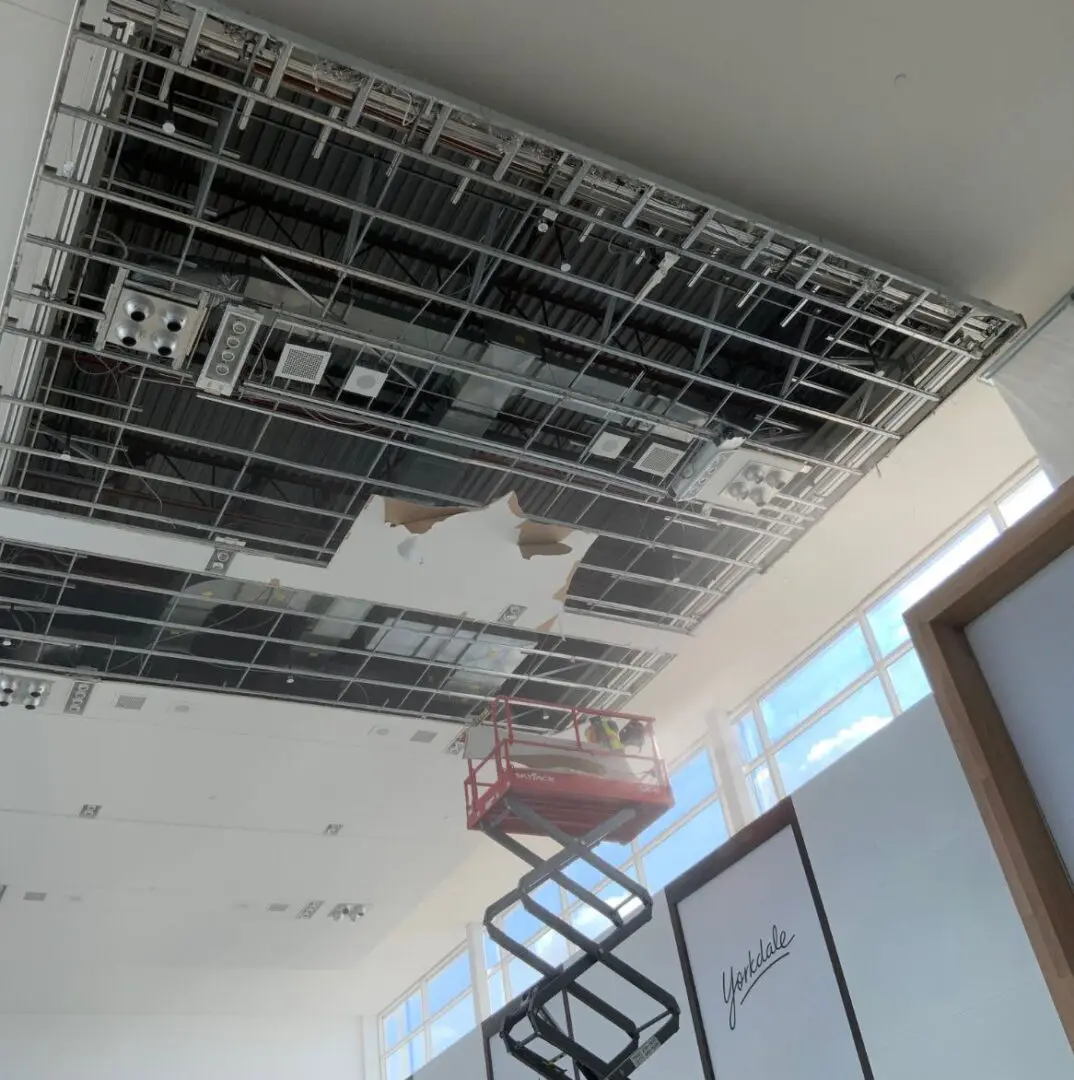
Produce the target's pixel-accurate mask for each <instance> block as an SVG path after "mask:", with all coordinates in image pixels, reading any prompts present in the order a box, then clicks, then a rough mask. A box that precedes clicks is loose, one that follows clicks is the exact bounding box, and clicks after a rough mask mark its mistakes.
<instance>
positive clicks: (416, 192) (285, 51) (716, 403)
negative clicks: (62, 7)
mask: <svg viewBox="0 0 1074 1080" xmlns="http://www.w3.org/2000/svg"><path fill="white" fill-rule="evenodd" d="M87 11H88V9H87ZM75 27H76V28H75V30H74V32H73V34H72V38H71V41H70V47H69V50H68V53H67V55H66V57H65V60H64V67H63V70H62V72H61V82H60V92H59V94H58V98H57V102H56V104H55V107H54V111H53V116H52V117H51V122H50V138H49V140H48V141H47V142H46V146H45V148H44V150H43V154H42V159H41V162H40V166H39V175H38V177H37V180H36V185H37V190H36V198H35V202H34V204H33V210H32V212H31V213H29V214H28V215H27V219H26V222H25V226H24V230H23V235H22V239H21V245H20V255H19V263H18V266H17V268H16V274H15V276H14V278H13V281H12V284H11V286H10V287H9V290H8V295H7V296H6V300H5V306H6V311H5V314H6V315H7V316H8V320H7V324H6V326H5V329H4V331H3V334H2V335H0V359H2V360H3V361H4V362H5V363H7V364H15V365H16V368H17V377H16V378H13V379H8V380H5V382H4V388H3V392H2V393H0V413H2V418H0V419H2V422H3V425H4V437H3V443H2V445H0V453H2V462H3V469H2V477H0V482H2V488H3V493H4V497H5V500H6V501H7V502H8V504H9V505H10V506H14V507H16V508H21V509H22V510H24V511H34V512H40V511H47V512H49V513H50V514H57V515H67V516H68V517H77V518H81V519H87V518H89V519H93V520H94V521H95V522H97V523H100V524H101V525H104V526H108V527H112V528H122V529H123V530H125V532H126V533H128V534H130V531H131V530H141V531H142V532H141V534H140V535H141V536H142V537H143V539H142V540H141V541H140V542H141V544H142V547H141V548H138V546H137V544H136V545H135V547H134V548H133V549H131V551H130V553H129V554H128V555H125V556H124V557H123V558H118V557H116V558H109V557H107V555H108V552H101V551H96V552H90V551H80V550H78V549H77V545H65V544H64V543H62V542H60V541H59V540H55V539H53V540H52V541H51V542H50V539H49V537H47V536H46V537H41V538H40V542H34V543H29V542H26V543H24V542H22V541H19V542H16V541H14V540H12V539H9V541H8V542H7V543H6V544H4V545H3V547H2V548H0V579H2V588H3V594H4V599H3V600H2V601H0V603H3V605H4V607H3V610H2V611H0V624H2V626H3V631H4V633H5V634H7V635H8V639H9V640H10V641H11V642H12V644H11V646H9V648H10V649H11V650H12V652H13V653H14V655H13V657H12V660H13V661H15V662H20V663H26V664H40V665H45V666H48V667H52V668H56V669H63V670H68V669H70V668H75V667H78V668H89V669H93V670H96V671H99V672H102V673H105V674H111V673H115V674H117V675H118V676H121V677H122V678H124V679H126V680H130V679H140V680H144V681H156V682H168V683H178V684H181V685H187V686H191V687H203V688H215V689H226V690H231V691H235V692H244V693H256V694H267V695H272V696H276V697H291V698H294V699H295V700H301V701H320V702H338V703H341V704H351V705H356V706H357V705H360V706H363V707H369V706H374V707H376V708H380V709H384V710H386V711H396V712H401V713H412V714H419V715H428V716H435V717H441V718H446V719H458V720H464V719H466V718H467V717H468V716H471V715H472V714H473V713H474V711H475V709H476V708H478V707H479V703H480V702H481V701H482V700H484V699H485V698H487V697H488V696H489V695H490V694H493V693H496V692H511V693H516V694H519V695H520V696H525V697H528V698H532V699H534V700H537V701H547V702H549V703H550V704H560V705H570V704H598V705H611V706H614V705H616V704H621V703H623V702H624V701H625V700H627V699H628V698H629V697H630V695H631V694H633V693H635V692H636V691H637V690H638V689H639V688H640V687H641V686H642V685H643V684H644V683H645V681H647V680H648V679H649V678H651V677H652V675H653V674H654V673H655V672H656V671H658V670H660V668H661V667H662V666H663V665H664V663H666V661H667V659H668V651H669V650H666V649H663V648H660V647H655V646H652V645H650V646H646V645H645V644H644V643H643V642H642V641H641V639H640V638H639V639H638V640H634V639H633V638H630V635H631V634H636V635H641V634H642V631H643V630H644V631H646V632H648V633H650V634H651V635H656V634H661V635H664V639H663V640H665V641H666V640H667V635H683V634H688V633H689V632H691V631H692V630H693V629H694V628H696V626H697V625H698V624H699V622H700V621H701V620H702V619H703V618H704V617H705V616H706V615H707V614H708V613H709V612H710V611H711V610H712V608H713V607H714V606H715V605H716V604H717V603H719V602H720V600H721V599H722V598H723V597H725V596H727V595H728V594H729V593H730V591H731V590H732V589H733V588H734V587H735V586H736V585H737V584H739V583H740V582H741V581H742V580H743V579H744V578H746V577H747V576H748V575H750V574H751V573H754V572H756V571H759V570H763V569H764V568H765V567H767V566H769V565H770V564H771V563H772V562H773V561H774V560H775V559H777V558H778V557H779V556H780V555H781V554H782V553H783V552H784V551H786V550H787V548H788V547H789V546H790V545H791V544H793V543H794V541H795V540H796V539H798V537H800V536H801V535H802V534H803V533H804V532H805V531H806V530H807V529H808V528H809V527H810V526H811V525H812V524H814V523H815V522H816V521H817V520H818V519H819V517H820V516H821V515H822V514H823V513H824V511H825V510H826V509H827V508H828V507H829V506H831V505H832V504H833V503H834V502H835V501H836V500H837V499H838V498H839V497H841V495H843V494H844V493H845V492H846V491H847V490H848V489H849V487H850V486H851V485H852V484H853V483H854V481H855V479H856V478H857V477H859V476H860V475H861V474H862V473H863V472H864V471H866V470H867V469H868V468H870V467H871V466H872V465H873V464H874V463H875V462H876V461H878V460H879V459H880V458H881V457H883V456H884V455H885V454H886V453H888V452H889V451H890V450H891V449H892V448H893V447H894V446H895V445H897V443H898V441H899V440H900V439H901V438H903V437H904V436H905V435H906V434H907V433H908V432H909V431H911V430H912V429H913V428H914V427H915V426H916V424H917V423H919V422H920V421H921V420H922V419H923V418H924V417H925V416H927V415H928V414H929V412H930V411H931V410H932V409H933V408H935V406H936V405H937V404H938V403H939V402H940V401H942V400H943V399H944V398H945V397H946V396H947V395H949V394H950V393H951V392H952V391H953V390H955V389H956V388H957V387H958V386H959V385H960V384H961V383H962V382H963V381H964V380H965V379H966V378H968V377H969V376H970V375H971V374H972V373H973V372H974V371H975V370H976V369H977V368H978V367H979V366H980V365H981V364H982V363H983V362H984V361H985V360H986V359H987V358H989V357H990V356H992V355H994V354H995V353H996V351H997V350H999V349H1000V348H1001V347H1002V346H1003V345H1004V344H1005V343H1006V342H1007V341H1008V340H1009V339H1010V337H1011V336H1012V335H1013V334H1014V333H1015V332H1016V331H1017V329H1018V328H1019V326H1020V320H1019V319H1018V318H1017V317H1016V316H1013V315H1011V314H1009V313H1006V312H1003V311H999V310H996V309H994V308H991V307H989V306H988V305H985V304H982V303H979V302H977V301H973V300H968V299H963V298H958V297H953V296H950V295H947V294H945V293H943V292H942V291H940V290H937V289H936V288H935V287H934V286H931V285H929V284H928V283H925V282H920V281H917V280H915V279H913V278H912V277H910V276H908V275H905V274H901V273H899V272H897V271H894V270H891V269H889V268H883V267H876V266H872V265H870V264H869V263H868V262H866V261H863V260H862V259H860V258H858V257H855V256H851V255H848V254H847V253H844V252H839V251H835V250H831V249H829V248H826V247H823V246H821V245H820V244H819V243H818V242H815V241H813V240H810V239H808V238H803V237H800V236H797V235H796V234H794V233H793V232H792V231H791V230H787V229H783V228H780V227H777V226H774V225H770V224H769V223H766V222H761V221H757V220H753V219H750V218H749V217H747V216H745V215H744V214H743V213H741V212H740V211H736V210H734V209H731V208H727V207H724V206H721V205H720V204H718V203H715V202H713V201H711V200H705V199H703V198H702V197H700V196H698V195H696V194H691V193H689V192H685V191H681V190H676V189H675V187H674V186H673V185H670V184H668V183H667V182H665V181H661V180H659V179H657V178H652V177H645V176H641V175H638V174H636V173H632V172H631V171H629V170H627V169H625V167H623V166H622V165H618V164H612V163H608V162H606V161H602V160H601V159H600V158H599V156H597V155H589V154H587V153H585V152H583V151H580V150H578V149H575V148H571V147H568V146H566V145H557V144H554V143H552V142H550V141H548V140H547V139H546V138H545V137H539V136H537V135H535V134H532V133H529V132H527V131H526V130H524V129H523V128H522V127H520V126H518V125H514V124H512V123H511V122H509V121H507V120H501V119H498V118H490V117H489V116H488V114H487V113H485V112H482V111H481V110H479V109H477V108H475V107H470V106H467V105H465V104H464V103H460V102H455V101H452V100H449V99H446V98H444V97H441V96H438V95H435V94H432V93H431V92H430V91H429V90H427V89H423V88H420V87H417V86H413V85H409V84H407V83H406V82H405V81H404V80H401V79H398V78H396V77H394V76H389V75H387V74H386V73H384V72H380V71H376V70H373V69H371V68H369V67H368V66H367V65H364V64H362V63H361V62H359V61H356V60H353V59H349V58H346V57H340V56H335V55H333V54H332V52H331V50H330V49H328V48H327V47H324V48H322V47H320V46H316V47H315V46H310V45H307V44H303V43H299V42H295V41H292V40H290V39H289V38H288V37H287V35H285V34H283V33H281V32H278V31H275V30H272V29H271V28H266V27H262V26H259V25H257V24H255V23H253V22H240V21H236V17H233V16H231V15H226V16H225V15H219V14H214V13H213V12H212V11H207V10H206V9H203V8H196V7H188V6H185V5H183V4H179V3H168V4H166V5H157V4H155V3H151V2H147V0H114V2H112V3H110V4H109V5H108V7H107V13H106V15H105V17H103V18H99V19H97V20H94V19H92V18H91V17H90V16H89V14H87V15H86V18H84V19H83V20H81V21H79V20H76V23H75ZM10 535H11V534H9V536H10ZM56 535H57V536H58V535H59V532H58V531H57V534H56ZM132 535H136V536H137V535H139V534H132ZM165 536H166V537H167V538H168V539H169V542H170V541H172V540H178V539H183V540H185V541H188V542H196V543H198V544H201V545H202V546H203V548H204V555H205V567H206V570H205V572H204V573H201V572H199V571H193V570H191V569H190V567H189V566H185V565H182V564H180V563H178V562H169V561H168V557H167V555H166V545H164V544H163V543H162V539H163V537H165ZM158 538H159V541H161V542H158ZM125 550H126V548H125ZM221 552H222V554H221ZM273 561H274V562H275V563H279V564H280V565H281V567H282V569H281V570H280V572H279V573H278V574H277V573H275V572H274V573H272V574H270V575H262V576H261V577H258V575H257V573H255V572H254V570H253V569H252V567H254V566H255V564H256V565H257V566H261V565H263V564H266V563H267V562H273ZM571 617H577V618H581V617H584V618H585V620H587V621H586V622H585V623H584V625H585V626H586V627H587V632H586V633H584V634H579V633H575V632H574V631H572V630H571V629H570V626H571V625H572V624H569V623H568V622H567V620H568V619H570V618H571ZM578 625H580V624H578ZM602 627H604V628H605V629H604V630H602V629H601V628H602ZM624 627H625V628H627V629H623V628H624ZM631 628H633V629H631ZM654 640H655V639H654ZM624 642H627V644H624ZM628 645H629V647H627V646H628Z"/></svg>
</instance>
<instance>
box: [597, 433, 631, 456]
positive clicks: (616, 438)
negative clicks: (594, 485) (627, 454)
mask: <svg viewBox="0 0 1074 1080" xmlns="http://www.w3.org/2000/svg"><path fill="white" fill-rule="evenodd" d="M629 445H630V438H629V436H627V435H616V434H615V433H614V432H611V431H605V432H602V433H601V434H600V435H598V436H597V437H596V438H595V439H594V440H593V442H592V443H591V445H590V447H589V452H590V453H591V454H592V455H593V457H599V458H604V459H605V460H606V461H615V459H616V458H617V457H619V455H620V454H622V452H623V451H624V450H625V449H626V448H627V447H628V446H629Z"/></svg>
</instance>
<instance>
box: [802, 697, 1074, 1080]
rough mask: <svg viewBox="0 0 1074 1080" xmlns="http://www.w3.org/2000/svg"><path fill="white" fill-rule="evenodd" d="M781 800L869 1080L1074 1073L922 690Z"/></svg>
mask: <svg viewBox="0 0 1074 1080" xmlns="http://www.w3.org/2000/svg"><path fill="white" fill-rule="evenodd" d="M794 803H795V806H796V807H797V810H798V817H799V820H800V822H801V825H802V832H803V834H804V836H805V842H806V847H807V849H808V851H809V855H810V859H811V861H812V863H813V869H814V871H815V873H816V878H817V884H818V886H819V888H820V892H821V896H822V897H823V899H824V906H825V909H826V911H827V913H828V919H829V921H830V923H831V927H832V933H833V936H834V938H835V944H836V948H837V949H838V951H839V957H840V960H841V961H842V965H843V971H844V974H845V975H846V979H847V985H848V987H849V990H850V994H851V997H852V998H853V999H854V1007H855V1010H856V1012H857V1016H858V1022H859V1024H860V1025H861V1030H862V1036H863V1038H864V1040H865V1044H866V1047H867V1049H868V1052H869V1057H870V1060H871V1062H872V1066H873V1071H874V1074H875V1076H876V1080H903V1078H905V1077H910V1076H912V1077H914V1080H950V1078H951V1077H963V1076H966V1077H969V1076H972V1077H974V1080H1010V1078H1011V1077H1014V1076H1019V1077H1023V1076H1024V1077H1030V1076H1031V1077H1033V1078H1034V1080H1053V1078H1054V1080H1060V1078H1061V1077H1070V1076H1071V1075H1074V1055H1072V1054H1071V1050H1070V1046H1069V1044H1068V1042H1067V1040H1066V1036H1065V1035H1064V1033H1063V1030H1062V1028H1061V1026H1060V1023H1059V1018H1058V1016H1057V1015H1056V1012H1055V1008H1054V1006H1053V1005H1052V1002H1051V998H1050V996H1049V995H1048V991H1047V989H1046V987H1045V984H1044V978H1043V976H1042V975H1041V972H1040V969H1039V968H1038V967H1037V963H1036V959H1035V958H1034V956H1033V952H1032V949H1031V946H1030V944H1029V939H1028V937H1027V936H1026V933H1025V929H1024V927H1023V926H1022V923H1021V920H1020V918H1019V916H1018V913H1017V911H1016V910H1015V907H1014V901H1013V899H1012V898H1011V895H1010V892H1009V891H1008V889H1007V886H1006V882H1005V881H1004V879H1003V874H1002V871H1001V870H1000V867H999V863H998V862H997V860H996V857H995V854H994V852H993V851H992V846H991V842H990V841H989V839H988V834H987V833H986V831H985V827H984V823H983V822H982V820H981V818H980V816H979V814H978V813H977V808H976V806H975V804H974V802H973V796H972V795H971V794H970V790H969V787H968V785H967V784H966V781H965V778H964V776H963V775H962V770H961V768H960V766H959V764H958V760H957V759H956V757H955V752H954V748H953V747H952V745H951V742H950V739H949V738H948V736H947V733H946V731H945V730H944V727H943V721H942V720H941V719H940V715H939V711H938V709H937V708H936V704H935V702H934V701H933V699H932V698H926V699H925V701H923V702H921V703H920V704H919V705H917V706H916V707H915V708H913V709H911V710H910V711H908V712H906V713H904V714H903V715H902V716H901V717H899V718H898V719H896V720H895V721H894V722H893V723H891V724H890V725H889V726H888V727H887V728H886V729H884V730H883V731H881V732H879V733H878V734H876V735H874V736H873V737H872V738H871V739H869V740H868V741H867V742H865V743H863V744H862V745H861V746H860V747H858V748H857V749H856V750H853V751H851V752H850V753H849V754H847V755H846V757H844V758H842V759H841V760H840V761H837V762H836V763H835V764H833V765H832V766H831V767H830V768H829V769H828V770H826V771H825V772H823V773H821V774H820V775H819V776H818V777H816V778H815V779H814V780H813V781H811V782H810V783H809V784H806V785H805V786H804V787H803V788H802V789H801V790H800V791H799V792H798V793H797V794H796V795H795V797H794Z"/></svg>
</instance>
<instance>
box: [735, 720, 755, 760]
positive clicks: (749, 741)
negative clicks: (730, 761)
mask: <svg viewBox="0 0 1074 1080" xmlns="http://www.w3.org/2000/svg"><path fill="white" fill-rule="evenodd" d="M734 733H735V747H736V748H737V749H738V755H739V757H740V758H741V759H742V761H743V764H748V763H749V762H751V761H756V760H757V758H759V757H760V756H761V736H760V735H759V734H758V732H757V721H756V720H754V719H753V713H746V715H745V716H744V717H742V719H741V720H739V721H738V723H737V724H735V725H734Z"/></svg>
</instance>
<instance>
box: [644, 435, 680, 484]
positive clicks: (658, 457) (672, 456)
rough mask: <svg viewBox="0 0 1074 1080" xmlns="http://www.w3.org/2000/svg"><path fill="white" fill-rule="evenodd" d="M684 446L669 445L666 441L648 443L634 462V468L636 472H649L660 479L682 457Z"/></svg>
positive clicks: (668, 472)
mask: <svg viewBox="0 0 1074 1080" xmlns="http://www.w3.org/2000/svg"><path fill="white" fill-rule="evenodd" d="M685 453H686V447H683V446H669V445H668V444H667V443H658V442H654V443H650V444H649V445H648V446H647V447H646V448H645V450H644V452H643V453H642V455H641V457H639V458H638V460H637V461H635V462H634V468H635V469H637V471H638V472H644V473H650V474H651V475H652V476H659V477H660V478H661V479H663V478H664V477H666V476H668V475H669V474H670V473H671V471H672V470H673V469H674V468H675V466H676V465H678V464H679V462H680V461H682V459H683V455H684V454H685Z"/></svg>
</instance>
